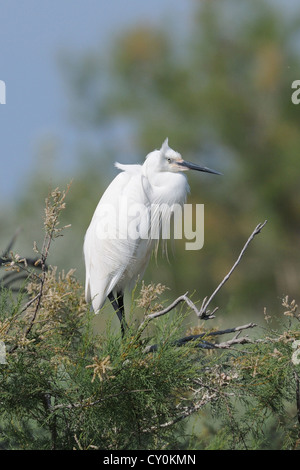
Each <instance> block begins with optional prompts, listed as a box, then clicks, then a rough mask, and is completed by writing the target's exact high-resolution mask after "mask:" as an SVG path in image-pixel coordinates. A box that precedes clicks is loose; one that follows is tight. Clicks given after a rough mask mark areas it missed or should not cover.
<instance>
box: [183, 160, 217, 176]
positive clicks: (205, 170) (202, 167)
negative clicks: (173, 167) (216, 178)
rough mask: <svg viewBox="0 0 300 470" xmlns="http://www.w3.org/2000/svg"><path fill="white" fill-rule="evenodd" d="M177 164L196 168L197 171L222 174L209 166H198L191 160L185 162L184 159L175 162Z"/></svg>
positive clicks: (192, 168)
mask: <svg viewBox="0 0 300 470" xmlns="http://www.w3.org/2000/svg"><path fill="white" fill-rule="evenodd" d="M176 163H177V165H180V166H182V167H184V169H185V168H187V169H189V170H197V171H204V172H205V173H212V174H214V175H222V173H219V172H218V171H215V170H211V169H210V168H207V167H206V166H199V165H196V164H195V163H191V162H186V161H185V160H182V162H176Z"/></svg>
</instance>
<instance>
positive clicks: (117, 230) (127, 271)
mask: <svg viewBox="0 0 300 470" xmlns="http://www.w3.org/2000/svg"><path fill="white" fill-rule="evenodd" d="M115 166H116V167H117V168H118V169H120V170H121V173H119V174H118V175H117V176H116V177H115V179H114V180H113V181H112V182H111V184H110V185H109V186H108V188H107V189H106V191H105V192H104V194H103V196H102V197H101V199H100V201H99V203H98V206H97V207H96V210H95V213H94V215H93V218H92V220H91V223H90V226H89V227H88V230H87V232H86V235H85V240H84V257H85V267H86V285H85V295H86V300H87V302H90V301H91V302H92V306H93V310H94V312H95V313H98V312H99V310H100V309H101V308H102V306H103V305H104V303H105V301H106V299H107V297H108V298H109V299H110V300H111V302H112V304H113V306H114V308H115V310H116V313H117V314H118V317H119V319H120V321H121V326H122V331H123V332H124V324H122V322H124V306H123V294H124V290H125V288H126V287H128V288H129V289H131V288H132V287H133V286H134V284H135V283H136V281H137V278H138V277H142V276H143V274H144V272H145V269H146V267H147V265H148V262H149V259H150V256H151V252H152V250H153V248H154V245H155V242H156V241H157V240H156V239H155V238H153V236H151V234H152V235H153V234H156V236H157V234H158V233H159V227H160V226H161V223H168V219H169V218H170V214H171V212H170V211H168V208H170V207H171V206H172V205H173V204H180V205H182V204H184V202H185V200H186V196H187V193H188V191H189V186H188V183H187V179H186V176H185V175H184V173H183V171H184V170H187V169H189V168H191V169H195V170H199V171H206V172H209V173H217V172H215V171H213V170H210V169H208V168H205V167H199V166H198V165H194V164H193V163H189V162H185V161H184V160H183V159H182V157H181V155H180V154H179V153H177V152H175V151H174V150H172V149H171V148H170V147H169V145H168V139H166V140H165V142H164V143H163V145H162V147H161V149H160V150H155V151H153V152H151V153H149V154H148V155H147V157H146V160H145V162H144V164H143V165H122V164H120V163H116V164H115ZM161 208H165V210H162V209H161Z"/></svg>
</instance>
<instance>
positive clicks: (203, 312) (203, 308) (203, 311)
mask: <svg viewBox="0 0 300 470" xmlns="http://www.w3.org/2000/svg"><path fill="white" fill-rule="evenodd" d="M266 223H267V220H265V221H264V223H263V224H258V225H257V226H256V227H255V229H254V230H253V232H252V234H251V235H250V237H249V238H248V240H247V242H246V243H245V245H244V247H243V249H242V251H241V252H240V254H239V256H238V258H237V260H236V262H235V263H234V265H233V266H232V268H231V269H230V271H229V272H228V273H227V274H226V276H225V277H224V279H223V280H222V282H220V284H219V285H218V287H217V288H216V289H215V290H214V292H213V293H212V294H211V296H210V297H209V299H208V300H206V298H205V299H204V300H203V303H202V306H201V309H200V318H202V316H203V315H204V316H205V315H206V314H207V313H209V312H207V307H208V306H209V304H210V303H211V301H212V299H213V298H214V297H215V295H216V294H217V293H218V292H219V290H220V289H221V288H222V287H223V286H224V284H225V282H227V281H228V279H229V278H230V276H231V274H232V273H233V271H234V270H235V268H236V267H237V265H238V264H239V263H240V261H241V259H242V256H243V255H244V253H245V251H246V250H247V248H248V246H249V244H250V243H251V241H252V240H253V238H254V237H255V235H257V234H259V233H260V232H261V230H262V229H263V228H264V226H265V225H266ZM214 311H215V310H214Z"/></svg>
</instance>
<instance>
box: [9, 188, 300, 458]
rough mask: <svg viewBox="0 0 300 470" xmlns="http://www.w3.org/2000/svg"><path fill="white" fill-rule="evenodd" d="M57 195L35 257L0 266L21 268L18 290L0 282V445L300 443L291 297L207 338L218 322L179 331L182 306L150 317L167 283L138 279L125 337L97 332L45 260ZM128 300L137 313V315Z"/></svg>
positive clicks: (67, 277) (74, 288)
mask: <svg viewBox="0 0 300 470" xmlns="http://www.w3.org/2000/svg"><path fill="white" fill-rule="evenodd" d="M65 197H66V192H65V191H60V190H59V189H56V190H54V191H52V192H51V193H50V195H49V197H48V198H47V200H46V209H45V217H44V229H45V237H44V243H43V246H42V249H41V250H39V249H38V247H37V245H36V243H35V244H34V251H35V252H36V253H37V254H38V255H39V257H38V260H37V261H36V262H35V263H34V266H29V265H28V263H27V261H26V259H25V258H22V257H21V256H19V255H17V254H11V258H10V259H9V261H8V262H7V263H6V265H5V266H6V269H7V270H9V272H12V273H16V274H18V271H19V270H23V271H25V272H26V273H27V280H26V281H25V283H24V284H23V285H22V287H21V289H20V291H19V293H17V294H12V292H11V291H10V290H9V289H8V288H7V287H4V284H3V285H2V287H1V291H0V340H1V341H2V342H3V343H2V344H4V345H5V347H6V361H5V363H3V364H1V365H0V401H1V405H2V406H1V412H0V445H1V447H2V448H5V449H109V450H116V449H134V450H135V449H168V448H169V449H180V448H190V449H203V448H204V449H221V448H223V449H256V448H258V449H263V448H286V449H296V448H299V442H300V441H299V438H300V369H299V367H300V357H299V356H300V347H299V344H300V341H299V340H300V330H299V321H300V314H299V312H298V306H297V305H296V303H295V301H290V300H289V298H288V297H285V298H284V299H283V302H282V305H283V307H284V313H283V319H284V321H283V324H282V325H280V326H279V325H278V324H276V328H275V329H274V328H271V326H270V325H272V322H271V320H272V318H271V316H270V315H267V313H266V312H265V321H266V327H265V329H264V330H263V335H262V336H261V337H256V338H252V339H251V340H250V339H248V338H247V337H244V338H242V340H240V339H241V338H240V337H239V334H238V335H237V336H236V337H235V338H233V339H232V340H229V341H223V342H218V341H217V342H215V339H214V338H215V337H216V334H217V335H222V334H225V333H226V332H224V331H217V330H212V329H206V328H204V325H203V324H199V325H198V326H197V327H192V329H190V330H189V331H186V322H187V319H188V318H189V316H190V313H191V312H190V311H189V309H188V310H187V311H184V309H183V307H181V308H180V309H178V308H177V309H176V310H175V311H173V312H171V311H170V312H168V315H167V316H161V315H159V316H157V317H155V319H154V320H153V317H152V316H153V315H154V316H155V315H157V313H158V312H160V311H161V310H160V309H161V308H162V307H163V305H161V304H160V303H159V300H160V296H161V295H162V293H163V292H164V291H165V290H166V287H165V286H163V285H162V284H157V285H155V284H153V283H151V284H150V285H148V286H147V285H145V283H143V284H142V288H141V292H140V297H138V298H136V299H135V300H134V303H135V307H134V308H133V309H132V312H131V316H130V319H129V322H130V326H129V329H128V331H127V332H126V335H125V337H124V338H121V335H120V332H119V331H118V330H117V331H115V330H113V329H112V327H110V326H109V325H108V326H107V328H106V330H105V331H104V332H102V333H100V334H96V333H95V330H94V327H93V317H94V315H93V314H92V313H91V312H90V308H89V305H87V304H86V302H85V300H84V291H83V287H82V285H81V283H80V282H79V281H78V280H77V278H76V277H75V275H74V272H73V271H69V272H67V273H64V272H58V271H57V268H54V267H51V266H49V267H47V265H46V262H47V258H48V256H49V252H50V247H51V245H52V242H53V241H54V240H55V239H56V238H57V237H58V236H60V235H62V230H63V228H61V227H60V225H59V217H60V215H61V212H62V210H63V209H64V208H65ZM64 228H66V227H64ZM39 267H40V269H39V270H38V268H39ZM136 308H140V309H142V310H143V311H144V313H143V318H142V320H140V319H138V316H137V315H136V314H135V310H136ZM103 314H104V313H103ZM275 320H276V319H273V321H275ZM150 322H151V325H150ZM243 328H245V327H239V328H238V329H237V330H236V331H239V332H241V331H242V330H243ZM183 337H184V338H185V341H180V340H181V339H182V338H183ZM186 338H189V339H188V340H187V339H186ZM151 345H155V348H154V347H151ZM241 348H242V349H241ZM2 362H3V361H2ZM192 420H194V425H193V428H192V432H190V430H189V427H190V426H191V423H192ZM208 422H209V423H210V424H209V426H210V429H208V426H207V423H208ZM212 423H213V426H212Z"/></svg>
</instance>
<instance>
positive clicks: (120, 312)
mask: <svg viewBox="0 0 300 470" xmlns="http://www.w3.org/2000/svg"><path fill="white" fill-rule="evenodd" d="M107 297H108V298H109V300H110V302H111V304H112V306H113V308H114V310H115V312H116V314H117V316H118V319H119V320H120V324H121V332H122V336H123V337H124V334H125V327H126V322H125V311H124V296H123V294H122V293H119V294H118V298H117V300H116V299H115V297H114V295H113V293H112V292H110V293H109V294H108V296H107Z"/></svg>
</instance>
